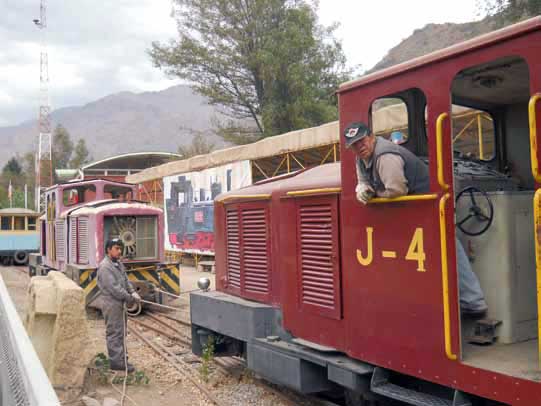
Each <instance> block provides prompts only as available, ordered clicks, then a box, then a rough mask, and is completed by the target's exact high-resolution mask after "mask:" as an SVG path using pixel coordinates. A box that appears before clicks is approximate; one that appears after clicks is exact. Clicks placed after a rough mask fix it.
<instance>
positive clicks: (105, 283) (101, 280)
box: [98, 268, 132, 302]
mask: <svg viewBox="0 0 541 406" xmlns="http://www.w3.org/2000/svg"><path fill="white" fill-rule="evenodd" d="M98 287H99V288H100V290H103V291H105V292H107V293H109V294H110V295H111V296H113V297H114V298H115V299H117V300H120V301H127V302H129V301H131V300H132V297H131V294H130V293H129V292H127V291H126V289H124V288H123V287H122V285H120V283H118V281H117V280H116V278H115V277H114V275H113V271H112V270H110V269H107V268H101V269H98Z"/></svg>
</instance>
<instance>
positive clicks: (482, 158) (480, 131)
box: [477, 113, 485, 160]
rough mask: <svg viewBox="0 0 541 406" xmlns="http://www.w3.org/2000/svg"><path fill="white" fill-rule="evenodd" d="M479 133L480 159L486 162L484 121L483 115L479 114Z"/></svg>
mask: <svg viewBox="0 0 541 406" xmlns="http://www.w3.org/2000/svg"><path fill="white" fill-rule="evenodd" d="M477 131H478V133H479V159H480V160H484V159H485V154H484V151H483V120H482V119H481V113H479V114H477Z"/></svg>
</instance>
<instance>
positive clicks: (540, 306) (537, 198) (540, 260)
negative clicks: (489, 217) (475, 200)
mask: <svg viewBox="0 0 541 406" xmlns="http://www.w3.org/2000/svg"><path fill="white" fill-rule="evenodd" d="M540 205H541V189H537V190H536V192H535V195H534V198H533V212H534V240H535V264H536V267H535V268H536V272H537V318H538V319H537V329H538V336H539V337H541V241H539V238H540V237H541V236H540V235H539V233H540V232H541V217H540V216H541V207H540ZM538 360H539V367H540V368H541V340H539V356H538Z"/></svg>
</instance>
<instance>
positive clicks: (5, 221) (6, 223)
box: [1, 216, 12, 231]
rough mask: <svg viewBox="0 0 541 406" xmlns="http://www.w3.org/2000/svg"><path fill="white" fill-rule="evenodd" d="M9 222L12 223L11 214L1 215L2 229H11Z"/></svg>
mask: <svg viewBox="0 0 541 406" xmlns="http://www.w3.org/2000/svg"><path fill="white" fill-rule="evenodd" d="M11 223H12V217H11V216H2V220H1V229H2V231H11Z"/></svg>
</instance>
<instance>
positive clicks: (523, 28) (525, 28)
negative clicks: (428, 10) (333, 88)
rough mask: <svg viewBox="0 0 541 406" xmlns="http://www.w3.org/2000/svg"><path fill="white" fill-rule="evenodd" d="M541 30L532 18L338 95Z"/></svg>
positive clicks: (376, 75)
mask: <svg viewBox="0 0 541 406" xmlns="http://www.w3.org/2000/svg"><path fill="white" fill-rule="evenodd" d="M537 30H541V17H540V16H538V17H534V18H530V19H529V20H526V21H523V22H520V23H517V24H513V25H511V26H509V27H505V28H502V29H500V30H497V31H493V32H490V33H488V34H484V35H480V36H478V37H475V38H473V39H470V40H468V41H464V42H460V43H458V44H456V45H452V46H450V47H447V48H443V49H440V50H439V51H435V52H432V53H429V54H427V55H424V56H420V57H418V58H414V59H411V60H409V61H406V62H403V63H401V64H398V65H395V66H391V67H390V68H387V69H382V70H380V71H376V72H374V73H371V74H369V75H366V76H362V77H360V78H359V79H355V80H351V81H349V82H346V83H343V84H342V85H340V87H339V89H338V93H343V92H346V91H348V90H351V89H353V88H356V87H361V86H365V85H368V84H370V83H373V82H377V81H380V80H384V79H388V78H390V77H393V76H397V75H400V74H402V73H405V72H408V71H411V70H415V69H417V68H419V67H421V66H424V65H428V64H431V63H434V62H440V61H443V60H445V59H449V58H453V57H456V56H458V55H461V54H463V53H466V52H470V51H473V50H476V49H479V48H485V47H487V46H489V45H494V44H496V43H498V42H502V41H505V40H509V39H511V38H514V37H518V36H521V35H524V34H527V33H529V32H532V31H537Z"/></svg>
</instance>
